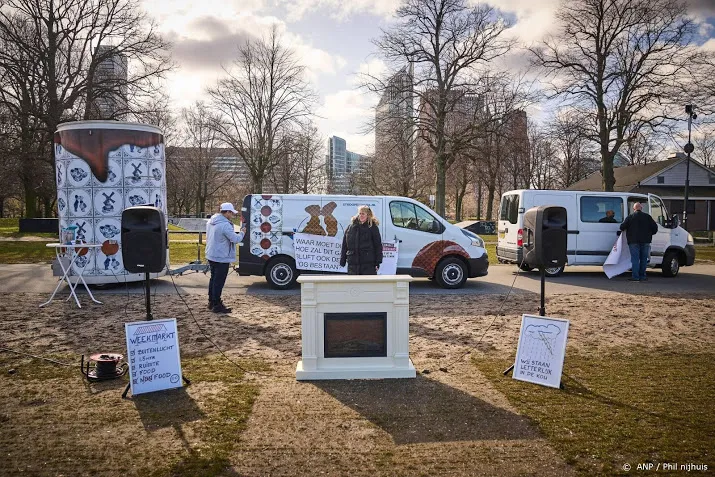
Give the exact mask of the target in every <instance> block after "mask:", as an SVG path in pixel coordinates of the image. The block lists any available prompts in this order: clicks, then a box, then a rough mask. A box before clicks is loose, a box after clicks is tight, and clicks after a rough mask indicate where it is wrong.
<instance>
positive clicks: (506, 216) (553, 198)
mask: <svg viewBox="0 0 715 477" xmlns="http://www.w3.org/2000/svg"><path fill="white" fill-rule="evenodd" d="M635 202H640V203H641V204H643V211H644V212H647V213H649V214H650V215H651V217H653V219H654V220H655V221H656V222H657V223H658V232H657V233H656V234H655V235H654V236H653V243H652V245H651V255H650V262H649V266H650V267H651V268H661V269H662V270H663V275H664V276H666V277H674V276H676V275H677V274H678V272H679V270H680V267H681V266H689V265H692V264H693V262H694V261H695V247H694V245H693V236H692V235H690V234H689V233H688V232H687V231H686V230H685V229H683V228H682V227H680V226H679V225H678V220H677V217H672V216H670V215H669V214H668V211H667V209H666V208H665V205H663V201H662V200H661V198H660V197H658V196H656V195H653V194H647V195H646V194H635V193H629V192H591V191H557V190H512V191H509V192H505V193H504V194H502V196H501V202H500V205H499V225H498V237H497V260H499V262H500V263H516V264H518V265H520V266H521V268H522V270H525V271H528V270H530V269H531V268H530V267H529V266H528V265H526V264H524V263H522V261H523V260H522V259H523V220H524V212H525V211H526V210H528V209H530V208H532V207H536V206H540V205H556V206H561V207H565V208H566V214H567V221H568V224H567V226H568V239H567V245H566V256H567V265H568V266H573V265H603V263H604V262H605V261H606V258H607V257H608V254H609V253H610V252H611V250H612V248H613V245H614V244H615V242H616V240H617V238H618V232H619V230H620V225H621V223H622V222H623V220H624V219H625V217H626V216H627V215H628V214H629V213H630V212H631V211H632V209H633V204H634V203H635ZM611 212H612V213H611ZM563 270H564V267H554V268H547V269H546V275H547V276H557V275H559V274H561V272H562V271H563Z"/></svg>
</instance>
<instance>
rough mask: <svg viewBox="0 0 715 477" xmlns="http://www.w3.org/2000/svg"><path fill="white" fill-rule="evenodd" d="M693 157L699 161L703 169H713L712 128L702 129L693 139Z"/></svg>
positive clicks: (714, 156) (714, 164)
mask: <svg viewBox="0 0 715 477" xmlns="http://www.w3.org/2000/svg"><path fill="white" fill-rule="evenodd" d="M693 144H694V146H695V157H697V158H698V159H700V162H702V163H703V165H704V166H705V167H710V168H712V169H715V131H713V128H712V126H711V127H707V128H703V129H702V130H700V131H698V134H697V135H695V136H694V137H693Z"/></svg>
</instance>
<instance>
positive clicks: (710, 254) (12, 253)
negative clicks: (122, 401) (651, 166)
mask: <svg viewBox="0 0 715 477" xmlns="http://www.w3.org/2000/svg"><path fill="white" fill-rule="evenodd" d="M181 230H183V229H182V228H180V227H177V226H175V225H172V224H169V231H181ZM26 235H28V234H20V233H19V232H18V219H0V237H12V238H21V237H23V236H26ZM32 235H33V236H37V237H41V238H44V239H47V240H48V241H49V240H52V239H54V238H56V237H57V234H32ZM481 238H482V239H483V240H484V242H485V246H486V249H487V254H488V255H489V259H490V262H491V263H492V264H495V263H497V260H496V257H497V236H496V235H481ZM204 240H205V237H204ZM197 244H198V235H190V234H169V258H170V260H171V265H179V264H184V263H189V262H193V261H194V260H196V259H197V253H196V245H197ZM204 247H205V245H204V244H201V245H200V248H201V258H202V259H204ZM53 258H54V252H53V250H52V249H47V248H46V247H45V243H44V242H42V241H34V242H19V241H17V242H12V241H3V242H0V263H35V262H46V261H51V260H52V259H53ZM703 260H707V261H715V247H712V246H704V245H698V246H697V247H696V261H703Z"/></svg>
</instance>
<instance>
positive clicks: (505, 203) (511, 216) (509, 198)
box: [499, 194, 519, 224]
mask: <svg viewBox="0 0 715 477" xmlns="http://www.w3.org/2000/svg"><path fill="white" fill-rule="evenodd" d="M518 218H519V196H518V195H517V194H509V195H503V196H502V198H501V203H500V204H499V220H508V221H509V223H510V224H515V223H516V221H517V219H518Z"/></svg>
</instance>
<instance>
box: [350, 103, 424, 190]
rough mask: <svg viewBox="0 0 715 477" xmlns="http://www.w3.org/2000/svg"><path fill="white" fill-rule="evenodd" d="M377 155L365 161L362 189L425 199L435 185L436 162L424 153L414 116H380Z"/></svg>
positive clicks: (377, 133) (361, 181)
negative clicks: (417, 138) (411, 124)
mask: <svg viewBox="0 0 715 477" xmlns="http://www.w3.org/2000/svg"><path fill="white" fill-rule="evenodd" d="M376 116H377V118H378V125H377V128H378V130H379V132H378V131H376V148H375V154H374V155H372V156H371V157H369V159H367V160H366V161H365V165H364V167H363V171H362V173H361V175H360V181H359V188H360V189H361V190H363V191H364V192H366V193H370V194H376V195H399V196H403V197H411V198H413V199H418V200H419V199H422V198H424V197H425V196H426V195H429V193H428V191H429V188H430V187H431V186H432V185H433V184H434V178H433V177H434V174H433V171H434V169H433V167H432V164H430V163H427V161H425V158H426V157H427V156H428V154H424V153H420V152H421V151H418V150H416V148H417V147H418V145H417V144H415V141H414V134H413V131H412V129H411V128H410V127H409V122H410V120H411V118H406V117H400V116H398V115H392V114H388V115H386V116H384V117H380V114H379V113H378V114H377V115H376Z"/></svg>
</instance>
